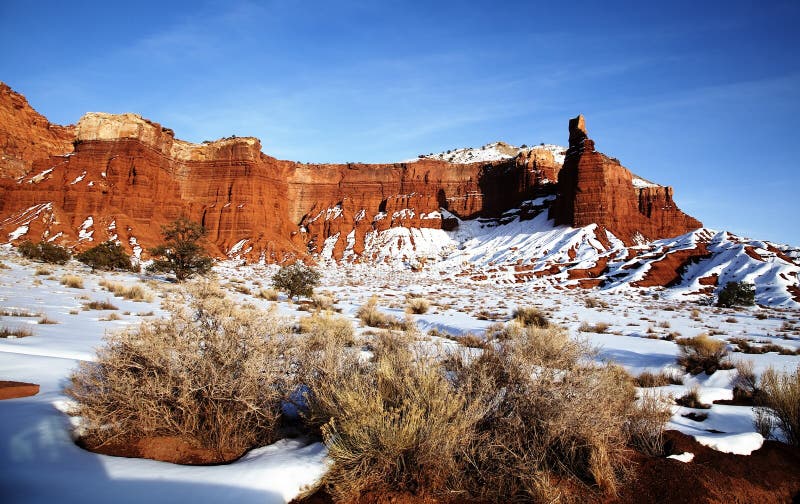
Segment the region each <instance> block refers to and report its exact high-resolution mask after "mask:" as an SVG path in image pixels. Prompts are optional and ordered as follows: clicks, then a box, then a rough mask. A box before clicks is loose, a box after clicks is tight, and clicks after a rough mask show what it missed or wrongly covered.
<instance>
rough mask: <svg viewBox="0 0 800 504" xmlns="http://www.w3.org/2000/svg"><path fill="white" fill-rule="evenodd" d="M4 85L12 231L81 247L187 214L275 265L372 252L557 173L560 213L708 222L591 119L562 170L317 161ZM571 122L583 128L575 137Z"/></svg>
mask: <svg viewBox="0 0 800 504" xmlns="http://www.w3.org/2000/svg"><path fill="white" fill-rule="evenodd" d="M0 91H2V92H0V114H5V115H6V116H9V117H10V118H11V119H9V120H5V119H4V120H3V121H2V122H0V141H4V142H5V143H3V144H0V145H3V146H4V147H3V156H4V157H5V159H9V160H11V161H9V162H7V163H6V165H5V166H7V167H6V168H5V169H3V171H2V172H0V238H2V241H20V240H23V239H31V240H34V241H35V240H39V239H43V238H44V239H54V240H57V241H58V242H61V243H64V244H66V245H68V246H71V247H74V248H77V249H79V250H80V249H84V248H87V247H89V246H92V245H94V244H96V243H99V242H101V241H104V240H107V239H117V240H119V241H120V242H121V243H123V244H124V245H125V246H126V247H128V248H129V249H130V250H132V251H134V252H136V253H138V252H139V251H141V250H142V249H145V250H146V248H147V247H150V246H153V245H155V244H157V243H158V242H159V241H160V227H161V225H163V224H166V223H169V222H170V221H172V220H173V219H175V218H176V217H178V216H180V215H185V216H187V217H189V218H190V219H193V220H196V221H199V222H201V223H202V224H203V225H204V226H205V227H206V229H207V230H208V232H209V234H208V242H209V243H208V245H209V247H210V249H211V251H212V252H213V253H214V254H216V255H223V254H233V255H240V256H243V257H245V258H247V259H248V260H259V259H261V258H263V259H264V260H266V261H270V262H271V261H283V260H285V259H290V258H292V257H304V256H305V255H307V254H308V253H309V252H312V253H315V252H320V251H321V250H322V249H323V247H325V246H328V247H333V249H332V253H333V254H332V255H333V257H334V258H335V259H341V258H342V254H343V253H344V250H345V247H349V248H350V249H352V251H353V253H354V254H355V260H360V259H367V260H368V259H370V258H360V257H359V255H360V254H361V252H362V251H363V250H364V242H365V240H366V238H367V236H368V235H370V234H371V233H372V232H373V231H384V230H386V229H389V228H393V227H398V226H400V227H407V228H437V229H451V228H453V227H454V226H455V225H456V222H457V221H456V220H455V219H452V218H451V216H450V215H449V214H453V215H455V216H457V217H459V218H462V219H471V218H475V217H490V216H498V215H500V214H502V213H503V212H505V211H507V210H508V209H510V208H515V207H518V206H519V205H520V204H521V203H522V202H523V201H525V200H529V199H532V198H534V197H537V196H541V195H547V194H553V193H554V192H555V184H554V183H553V182H552V181H555V180H558V189H559V192H560V195H559V197H558V199H557V201H556V203H555V204H556V207H554V208H553V209H552V211H553V213H554V215H555V217H556V219H557V221H558V222H559V223H564V224H571V225H575V226H583V225H585V224H589V223H592V222H597V223H599V224H601V225H603V226H605V227H606V228H607V229H609V230H611V231H612V232H614V233H615V234H617V236H620V237H622V238H623V239H624V240H627V241H632V240H633V239H634V237H635V236H637V233H639V234H641V235H643V236H646V237H664V236H668V235H670V234H678V233H682V232H684V231H685V230H686V229H687V228H689V227H699V222H697V221H695V220H693V219H691V218H690V217H688V216H685V215H684V214H682V213H681V212H680V211H679V210H677V209H676V208H674V204H673V203H672V198H671V196H672V195H671V190H670V189H669V188H664V187H661V186H655V185H652V186H653V187H646V188H643V189H637V188H636V187H634V178H633V176H632V175H631V174H630V172H628V171H627V170H626V169H625V168H623V167H621V166H619V164H618V163H616V164H615V163H614V162H613V160H611V159H610V158H607V157H605V156H603V155H602V154H599V153H595V152H594V150H593V144H592V143H591V141H590V140H588V139H586V138H585V129H580V128H577V129H576V128H572V129H571V135H570V138H571V142H570V145H571V148H570V154H569V155H568V157H567V162H566V163H565V166H564V169H562V168H561V164H560V163H558V162H557V161H556V160H555V159H554V157H553V154H552V152H549V151H547V150H546V149H540V148H533V149H528V150H522V151H520V152H519V153H518V155H516V157H512V158H509V159H505V160H500V161H492V162H481V163H471V164H454V163H449V162H446V161H442V160H434V159H420V160H418V161H416V162H412V163H397V164H382V165H362V164H347V165H332V164H331V165H306V164H299V163H294V162H290V161H281V160H277V159H274V158H272V157H269V156H266V155H264V154H262V153H261V144H260V142H259V141H258V139H256V138H249V137H246V138H228V139H222V140H218V141H216V142H210V143H204V144H191V143H188V142H184V141H181V140H178V139H175V137H174V133H173V132H172V130H170V129H168V128H164V127H162V126H161V125H160V124H158V123H155V122H152V121H149V120H147V119H143V118H142V117H140V116H138V115H135V114H119V115H112V114H101V113H89V114H86V115H85V116H84V117H83V118H82V119H81V120H80V121H79V122H78V124H77V125H76V126H75V127H68V128H62V127H58V126H53V125H50V124H49V123H48V122H47V121H46V120H45V119H44V118H43V117H42V116H40V115H38V114H37V113H36V112H35V111H33V109H31V108H30V107H29V106H28V105H27V102H25V99H24V97H22V96H21V95H17V94H16V93H14V92H13V91H11V90H10V89H8V88H7V87H3V88H0ZM572 130H574V131H575V134H576V135H577V136H580V134H581V133H580V132H581V131H583V135H584V138H582V139H580V140H578V139H575V141H574V142H573V141H572V140H573V138H572V136H573V135H572V133H573V131H572ZM576 138H577V137H576ZM26 139H27V140H26ZM26 141H27V143H26ZM573 143H574V145H573ZM73 144H74V150H73ZM12 158H13V159H12ZM565 171H566V174H565V173H564V172H565ZM326 241H327V243H326Z"/></svg>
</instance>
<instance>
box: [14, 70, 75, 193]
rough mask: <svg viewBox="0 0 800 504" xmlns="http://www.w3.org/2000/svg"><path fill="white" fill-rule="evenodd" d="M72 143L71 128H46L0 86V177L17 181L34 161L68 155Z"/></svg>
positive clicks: (21, 99)
mask: <svg viewBox="0 0 800 504" xmlns="http://www.w3.org/2000/svg"><path fill="white" fill-rule="evenodd" d="M74 139H75V131H74V128H73V127H72V126H58V125H55V124H50V122H49V121H48V120H47V119H46V118H45V117H44V116H42V115H41V114H39V113H38V112H36V111H35V110H33V108H31V106H30V105H29V104H28V101H27V100H26V99H25V97H24V96H22V95H20V94H17V93H15V92H14V91H13V90H12V89H11V88H10V87H8V86H7V85H6V84H4V83H2V82H0V177H12V178H15V177H20V176H22V175H24V174H26V173H28V172H29V171H30V169H31V166H32V165H33V163H34V162H35V161H38V160H42V159H47V158H48V157H50V156H54V155H58V154H65V153H68V152H72V141H73V140H74Z"/></svg>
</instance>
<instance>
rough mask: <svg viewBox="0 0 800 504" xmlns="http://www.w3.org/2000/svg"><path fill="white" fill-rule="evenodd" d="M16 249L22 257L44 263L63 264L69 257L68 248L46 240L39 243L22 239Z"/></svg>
mask: <svg viewBox="0 0 800 504" xmlns="http://www.w3.org/2000/svg"><path fill="white" fill-rule="evenodd" d="M17 250H18V251H19V253H20V254H22V257H26V258H28V259H32V260H34V261H42V262H46V263H53V264H64V263H66V262H67V261H69V258H70V254H69V250H67V249H66V248H64V247H60V246H58V245H54V244H52V243H48V242H46V241H40V242H39V243H33V242H31V241H24V242H22V243H20V244H19V246H18V247H17Z"/></svg>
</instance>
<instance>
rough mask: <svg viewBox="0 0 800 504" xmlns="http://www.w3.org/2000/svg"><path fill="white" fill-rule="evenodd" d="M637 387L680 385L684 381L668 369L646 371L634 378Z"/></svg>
mask: <svg viewBox="0 0 800 504" xmlns="http://www.w3.org/2000/svg"><path fill="white" fill-rule="evenodd" d="M634 381H635V382H636V386H637V387H643V388H650V387H663V386H666V385H680V384H681V383H682V382H681V380H680V379H678V378H676V377H675V375H673V374H672V373H670V372H668V371H660V372H658V373H652V372H650V371H645V372H643V373H642V374H640V375H639V376H637V377H636V379H635V380H634Z"/></svg>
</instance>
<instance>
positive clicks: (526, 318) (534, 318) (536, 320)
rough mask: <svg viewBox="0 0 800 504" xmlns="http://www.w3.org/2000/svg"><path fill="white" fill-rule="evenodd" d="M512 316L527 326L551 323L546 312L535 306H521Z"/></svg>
mask: <svg viewBox="0 0 800 504" xmlns="http://www.w3.org/2000/svg"><path fill="white" fill-rule="evenodd" d="M512 318H514V319H515V320H517V321H518V322H519V323H520V324H522V325H523V326H526V327H527V326H534V327H547V326H549V325H550V322H548V320H547V317H546V316H545V314H544V312H542V311H541V310H540V309H538V308H534V307H519V308H517V309H516V310H514V313H513V314H512Z"/></svg>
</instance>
